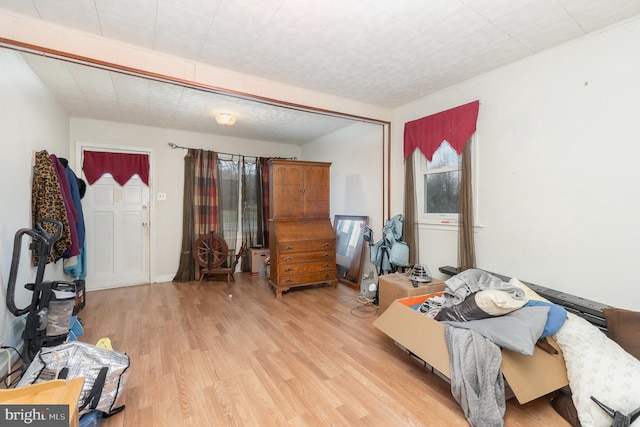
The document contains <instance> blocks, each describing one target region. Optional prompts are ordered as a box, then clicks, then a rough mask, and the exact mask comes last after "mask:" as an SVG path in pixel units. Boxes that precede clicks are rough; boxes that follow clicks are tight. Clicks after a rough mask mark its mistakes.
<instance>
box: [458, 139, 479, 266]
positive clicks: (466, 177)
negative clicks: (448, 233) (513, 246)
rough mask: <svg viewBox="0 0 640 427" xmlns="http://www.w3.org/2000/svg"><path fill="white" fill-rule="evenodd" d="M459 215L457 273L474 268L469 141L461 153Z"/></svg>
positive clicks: (474, 253)
mask: <svg viewBox="0 0 640 427" xmlns="http://www.w3.org/2000/svg"><path fill="white" fill-rule="evenodd" d="M459 197H460V213H459V221H458V227H459V228H458V271H459V272H460V271H464V270H468V269H470V268H475V266H476V251H475V242H474V238H473V225H474V224H473V194H472V182H471V140H469V141H467V143H466V144H465V146H464V150H463V151H462V165H461V176H460V193H459Z"/></svg>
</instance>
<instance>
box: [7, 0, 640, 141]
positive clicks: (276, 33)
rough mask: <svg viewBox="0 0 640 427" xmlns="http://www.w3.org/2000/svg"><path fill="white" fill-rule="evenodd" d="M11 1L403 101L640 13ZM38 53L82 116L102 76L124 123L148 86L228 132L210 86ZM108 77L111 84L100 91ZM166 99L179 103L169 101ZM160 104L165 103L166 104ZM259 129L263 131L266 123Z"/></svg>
mask: <svg viewBox="0 0 640 427" xmlns="http://www.w3.org/2000/svg"><path fill="white" fill-rule="evenodd" d="M0 8H2V9H6V10H9V11H12V12H15V13H20V14H24V15H28V16H30V17H34V18H37V19H42V20H45V21H50V22H54V23H57V24H60V25H64V26H68V27H72V28H75V29H78V30H81V31H86V32H89V33H95V34H98V35H101V36H103V37H106V38H110V39H115V40H120V41H123V42H127V43H130V44H134V45H139V46H142V47H145V48H148V49H153V50H156V51H159V52H164V53H169V54H172V55H176V56H180V57H184V58H187V59H190V60H194V61H198V62H202V63H207V64H212V65H215V66H218V67H223V68H227V69H230V70H234V71H237V72H241V73H245V74H250V75H254V76H258V77H261V78H265V79H269V80H274V81H278V82H284V83H287V84H290V85H295V86H300V87H304V88H307V89H312V90H316V91H320V92H324V93H329V94H333V95H337V96H341V97H344V98H349V99H353V100H357V101H361V102H364V103H369V104H374V105H378V106H382V107H387V108H394V107H397V106H399V105H402V104H404V103H406V102H409V101H412V100H414V99H417V98H420V97H422V96H425V95H427V94H429V93H432V92H434V91H436V90H439V89H442V88H444V87H447V86H450V85H452V84H455V83H458V82H461V81H464V80H466V79H469V78H471V77H474V76H477V75H479V74H482V73H484V72H487V71H489V70H492V69H495V68H497V67H499V66H501V65H504V64H507V63H511V62H514V61H517V60H520V59H522V58H525V57H527V56H530V55H533V54H535V53H538V52H540V51H542V50H544V49H548V48H550V47H553V46H556V45H559V44H561V43H564V42H566V41H569V40H572V39H575V38H578V37H581V36H584V35H586V34H589V33H591V32H594V31H597V30H599V29H601V28H604V27H606V26H609V25H612V24H615V23H617V22H621V21H623V20H626V19H629V18H632V17H634V16H636V15H638V14H640V1H638V0H462V1H461V0H233V1H229V0H227V1H223V0H136V1H129V0H56V1H51V0H0ZM29 62H30V63H32V64H33V65H34V70H36V72H37V73H38V74H41V75H43V80H45V81H46V83H47V84H48V85H56V84H57V83H56V82H55V81H56V79H58V78H59V79H61V80H65V79H66V80H67V82H66V83H65V82H64V81H63V82H62V83H59V85H61V86H65V84H68V85H69V86H73V85H72V84H71V83H70V82H69V79H73V80H74V81H75V82H76V84H77V89H76V91H78V90H79V91H80V92H79V93H76V95H75V96H74V97H73V98H74V99H75V100H76V101H77V102H75V103H74V101H73V99H72V100H61V102H62V103H63V104H64V105H65V108H67V109H68V111H69V112H70V113H71V114H73V115H76V114H78V110H76V108H82V109H85V110H86V106H87V102H88V101H87V100H86V99H85V100H84V101H83V100H82V97H83V96H85V97H86V96H87V95H86V92H85V90H87V89H86V86H83V85H82V83H83V81H87V82H90V83H91V85H90V86H91V87H92V88H94V89H89V90H94V91H95V92H98V93H93V94H90V96H94V97H100V96H101V95H103V94H104V93H105V91H110V92H112V95H113V96H111V97H110V98H109V99H110V100H111V102H110V103H107V105H105V107H104V108H105V110H104V111H105V115H107V118H110V119H116V120H117V117H118V111H119V114H120V115H121V116H122V115H123V114H124V115H127V116H131V114H133V111H132V110H134V109H136V111H137V108H138V104H140V103H141V102H140V101H139V100H138V98H137V97H136V95H138V94H140V96H145V97H147V99H148V101H147V102H146V104H145V105H146V112H144V114H136V115H140V117H142V116H145V115H146V117H147V120H151V118H153V117H156V116H158V117H160V118H161V119H162V120H166V119H167V118H169V117H171V119H172V120H173V121H174V122H175V125H176V126H177V127H182V126H178V124H179V123H182V120H185V122H184V123H188V124H189V126H193V129H194V130H201V131H206V132H213V131H215V132H216V133H218V130H219V129H214V130H210V129H209V128H208V126H210V125H207V124H202V121H201V120H199V118H203V117H206V116H207V113H206V112H205V110H206V107H207V106H209V107H212V108H226V107H225V106H224V104H218V103H217V101H216V97H212V95H211V94H206V95H207V96H206V97H205V98H204V99H201V98H200V96H198V93H197V92H193V91H192V90H187V89H182V88H177V87H174V88H169V87H167V86H166V85H164V84H159V83H154V82H146V83H145V84H143V85H137V84H135V83H133V81H129V79H131V78H130V77H125V76H115V75H114V74H113V73H108V72H104V71H103V72H100V73H98V75H97V76H95V77H93V76H92V74H93V73H90V72H88V71H80V68H76V66H70V65H66V67H67V68H68V69H69V71H68V73H67V72H63V71H61V70H60V69H59V70H58V72H57V73H56V72H47V71H43V67H40V66H39V65H36V64H35V61H31V60H30V61H29ZM46 73H48V74H46ZM45 75H46V77H45ZM83 79H85V80H83ZM101 82H102V83H101ZM100 84H104V85H105V87H102V88H99V87H98V86H99V85H100ZM54 93H56V92H55V90H54ZM200 94H202V93H200ZM56 95H58V94H56ZM121 96H122V97H123V100H121V99H120V97H121ZM165 96H166V97H167V98H163V97H165ZM167 102H172V103H173V104H172V106H170V107H169V106H166V104H167ZM91 103H92V105H94V108H95V109H96V110H97V109H98V108H100V107H99V106H98V104H97V99H95V98H93V99H91ZM158 104H162V105H163V106H165V109H164V110H162V109H161V110H159V111H158V110H156V106H157V105H158ZM191 104H194V105H191ZM242 104H243V105H242V108H245V107H246V108H247V109H248V110H247V114H252V115H253V114H255V115H256V117H262V119H260V120H261V121H263V122H265V123H267V124H268V123H270V118H269V116H268V115H265V116H263V115H261V110H268V111H270V110H271V109H272V107H267V106H264V105H244V104H251V103H248V102H247V101H242ZM129 107H131V110H129V109H128V108H129ZM252 108H253V109H254V110H255V111H253V110H251V109H252ZM110 110H111V115H108V112H109V111H110ZM123 112H126V113H123ZM264 113H265V114H266V113H267V111H264ZM289 114H293V115H294V116H298V115H300V116H303V114H301V113H298V112H292V111H290V110H289V111H279V112H278V113H276V117H277V116H278V115H279V116H282V119H283V120H282V123H279V125H280V124H283V123H289V124H290V125H289V129H288V131H290V132H295V128H296V126H295V125H294V124H293V122H295V121H296V120H295V119H294V120H293V121H292V120H291V118H290V117H287V116H288V115H289ZM183 116H184V117H183ZM314 116H317V115H314ZM246 120H250V116H247V117H246ZM260 120H259V121H260ZM300 120H301V122H302V123H303V125H304V126H305V127H313V125H310V122H308V121H305V119H304V118H302V117H301V118H300ZM322 120H325V121H327V123H321V124H320V128H323V127H325V126H326V127H327V129H331V130H334V129H337V128H339V127H340V126H342V125H344V123H336V124H335V125H334V126H333V127H332V126H330V124H329V122H332V120H329V119H328V118H325V119H322ZM148 123H151V122H148ZM240 123H242V120H241V118H240V117H239V119H238V124H240ZM151 124H152V123H151ZM236 126H238V125H236ZM255 126H256V127H255V129H258V128H260V126H259V123H256V125H255ZM238 128H239V126H238ZM231 129H233V128H231ZM264 129H266V128H264ZM229 132H230V130H229ZM257 132H258V133H260V131H257ZM255 138H257V139H265V138H260V137H258V136H255ZM300 138H303V139H304V138H306V137H305V136H303V135H302V134H301V135H299V136H298V137H294V138H293V139H292V140H290V141H287V142H291V141H297V142H298V143H303V142H306V141H302V140H301V139H300Z"/></svg>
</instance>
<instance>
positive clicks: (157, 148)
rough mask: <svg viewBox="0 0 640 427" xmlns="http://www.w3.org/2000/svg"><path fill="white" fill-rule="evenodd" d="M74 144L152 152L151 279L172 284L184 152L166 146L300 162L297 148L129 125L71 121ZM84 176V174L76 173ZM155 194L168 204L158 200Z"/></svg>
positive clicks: (178, 239) (179, 230) (176, 258)
mask: <svg viewBox="0 0 640 427" xmlns="http://www.w3.org/2000/svg"><path fill="white" fill-rule="evenodd" d="M71 141H72V142H71V143H72V145H73V146H74V148H73V151H74V160H73V161H74V163H73V164H75V144H77V143H79V142H81V143H93V144H106V145H115V146H123V147H143V148H152V149H153V154H152V156H153V165H152V167H153V169H152V170H151V178H150V189H151V198H152V204H151V243H152V245H153V247H152V249H151V250H152V255H151V256H152V258H151V279H152V281H154V282H161V281H168V280H171V279H173V277H174V276H175V273H176V271H177V270H178V264H179V257H180V247H181V244H182V195H183V184H184V156H185V154H186V150H182V149H172V148H170V147H169V145H168V143H169V142H173V143H175V144H177V145H179V146H183V147H189V148H202V149H205V150H212V151H217V152H221V153H234V154H242V155H246V156H256V157H260V156H263V157H269V156H273V157H300V156H301V154H300V152H301V149H300V147H299V146H297V145H289V144H277V143H271V142H264V141H256V140H247V139H239V138H229V137H222V136H216V135H208V134H203V133H196V132H187V131H180V130H173V129H162V128H154V127H148V126H139V125H131V124H125V123H117V122H110V121H103V120H94V119H83V118H72V119H71ZM78 172H80V171H78ZM157 193H166V194H167V200H164V201H158V200H157V197H156V195H157Z"/></svg>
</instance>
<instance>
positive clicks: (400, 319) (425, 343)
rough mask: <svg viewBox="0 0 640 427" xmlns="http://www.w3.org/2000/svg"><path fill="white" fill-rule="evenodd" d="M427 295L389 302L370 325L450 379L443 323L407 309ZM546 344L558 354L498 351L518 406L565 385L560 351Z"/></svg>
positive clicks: (557, 347)
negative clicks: (525, 353)
mask: <svg viewBox="0 0 640 427" xmlns="http://www.w3.org/2000/svg"><path fill="white" fill-rule="evenodd" d="M430 296H431V295H421V296H416V297H410V298H403V299H399V300H396V301H394V302H392V303H391V305H390V306H389V308H388V309H387V310H386V311H385V312H384V313H382V314H381V315H380V316H379V317H378V318H377V319H376V320H375V321H374V322H373V325H374V326H375V327H376V328H378V329H379V330H380V331H382V332H383V333H384V334H386V335H388V336H389V337H390V338H391V339H393V340H394V341H395V342H396V343H398V344H399V345H400V346H402V347H404V348H406V349H407V350H408V351H410V352H411V353H412V354H413V355H415V356H417V357H419V358H420V359H421V360H423V361H424V362H425V363H426V364H427V365H429V366H431V367H432V368H433V369H434V370H437V371H439V372H440V374H441V375H443V376H444V377H446V378H451V369H450V365H449V351H448V349H447V343H446V341H445V337H444V324H443V323H440V322H438V321H437V320H434V319H431V318H429V317H427V316H425V315H423V314H420V312H418V311H417V310H413V309H412V308H411V306H412V305H416V304H422V303H423V302H424V300H426V299H427V298H428V297H430ZM549 341H550V342H551V344H552V345H553V346H554V347H555V348H556V349H558V352H559V353H558V354H556V355H552V354H549V353H547V352H545V351H544V350H541V349H540V348H538V347H536V348H535V350H534V353H533V355H532V356H525V355H524V354H520V353H516V352H513V351H510V350H506V349H502V373H503V375H504V378H505V380H506V382H507V383H508V385H509V387H510V388H511V390H512V391H513V394H514V395H515V397H516V398H517V399H518V402H519V403H520V404H525V403H527V402H530V401H532V400H534V399H537V398H539V397H541V396H544V395H546V394H548V393H551V392H553V391H555V390H558V389H560V388H562V387H564V386H566V385H568V384H569V380H568V379H567V371H566V367H565V364H564V359H563V358H562V352H561V351H560V349H559V346H558V345H557V344H556V343H555V342H554V341H553V340H552V339H549Z"/></svg>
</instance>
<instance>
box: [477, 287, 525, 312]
mask: <svg viewBox="0 0 640 427" xmlns="http://www.w3.org/2000/svg"><path fill="white" fill-rule="evenodd" d="M474 297H475V301H476V305H477V306H478V308H480V309H481V310H482V311H484V312H485V313H487V314H490V315H492V316H501V315H503V314H507V313H511V312H512V311H514V310H517V309H519V308H521V307H522V306H523V305H525V304H526V303H527V302H528V301H529V298H527V297H522V298H516V297H514V296H513V295H512V294H511V293H509V292H506V291H501V290H499V289H485V290H482V291H478V292H476V293H475V295H474Z"/></svg>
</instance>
